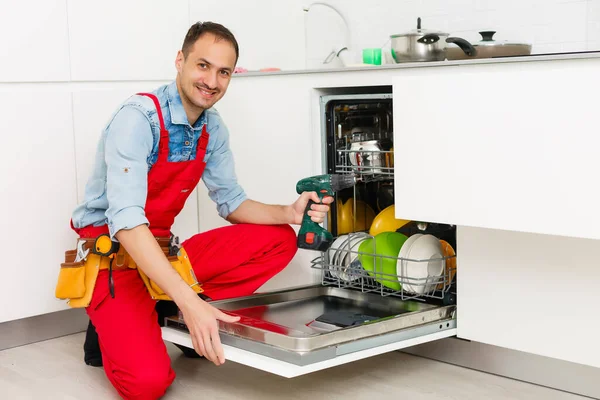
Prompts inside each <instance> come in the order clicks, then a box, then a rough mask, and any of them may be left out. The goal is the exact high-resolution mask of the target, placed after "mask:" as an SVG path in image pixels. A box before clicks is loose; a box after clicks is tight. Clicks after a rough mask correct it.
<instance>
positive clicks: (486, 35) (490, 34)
mask: <svg viewBox="0 0 600 400" xmlns="http://www.w3.org/2000/svg"><path fill="white" fill-rule="evenodd" d="M495 33H496V31H481V32H479V34H480V35H481V38H482V39H481V40H480V41H479V42H476V43H473V46H488V47H494V46H529V45H530V44H529V43H519V42H511V41H508V40H502V41H497V40H494V34H495Z"/></svg>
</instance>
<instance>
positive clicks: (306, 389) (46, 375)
mask: <svg viewBox="0 0 600 400" xmlns="http://www.w3.org/2000/svg"><path fill="white" fill-rule="evenodd" d="M83 340H84V336H83V334H77V335H72V336H66V337H62V338H58V339H53V340H49V341H46V342H41V343H36V344H32V345H28V346H24V347H18V348H14V349H8V350H4V351H1V352H0V393H2V395H1V397H2V398H3V399H57V400H58V399H60V400H73V399H84V398H85V399H90V400H92V399H94V400H95V399H103V400H106V399H109V400H110V399H118V398H119V396H118V395H117V394H116V392H115V391H114V390H113V388H112V387H111V385H110V384H109V382H108V380H107V379H106V377H105V376H104V371H103V369H101V368H93V367H88V366H86V365H85V364H84V363H83V361H82V358H83V350H82V344H83ZM169 352H170V354H171V357H172V360H173V367H174V369H175V371H176V373H177V379H176V380H175V383H174V384H173V386H172V387H171V388H170V389H169V391H168V392H167V395H166V396H165V399H178V400H184V399H190V400H191V399H194V400H197V399H200V398H204V399H218V400H229V399H236V400H238V399H261V400H263V399H265V400H267V399H277V400H280V399H311V400H314V399H344V400H347V399H368V400H381V399H410V400H421V399H423V400H425V399H427V400H438V399H452V400H469V399H473V400H481V399H487V400H496V399H511V400H512V399H523V400H525V399H527V400H535V399H544V400H555V399H556V400H559V399H560V400H573V399H583V397H580V396H575V395H572V394H567V393H563V392H559V391H554V390H551V389H547V388H543V387H539V386H534V385H530V384H527V383H523V382H519V381H514V380H510V379H505V378H501V377H498V376H494V375H488V374H484V373H481V372H477V371H473V370H469V369H465V368H460V367H456V366H453V365H448V364H443V363H440V362H436V361H431V360H427V359H423V358H419V357H414V356H410V355H407V354H403V353H399V352H393V353H388V354H384V355H381V356H377V357H372V358H369V359H366V360H361V361H357V362H354V363H352V364H350V365H344V366H340V367H336V368H332V369H329V370H325V371H320V372H316V373H313V374H310V375H307V376H303V377H299V378H295V379H286V378H281V377H278V376H275V375H271V374H269V373H266V372H262V371H259V370H255V369H252V368H248V367H245V366H242V365H239V364H235V363H233V362H227V363H225V364H224V365H222V366H220V367H216V366H214V365H213V364H211V363H209V362H207V361H206V360H201V359H200V360H199V359H186V358H183V357H182V356H181V352H180V351H179V350H178V349H177V348H175V347H173V346H172V345H170V344H169Z"/></svg>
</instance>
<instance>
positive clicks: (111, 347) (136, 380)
mask: <svg viewBox="0 0 600 400" xmlns="http://www.w3.org/2000/svg"><path fill="white" fill-rule="evenodd" d="M139 94H141V95H145V96H148V97H150V98H151V99H152V100H153V101H154V103H155V105H156V108H157V110H158V118H159V121H160V127H161V131H160V142H159V152H158V159H157V162H156V163H155V164H154V165H153V167H152V168H151V170H150V172H149V174H148V197H147V201H146V206H145V213H146V218H148V220H149V221H150V230H151V231H152V233H153V234H154V236H156V237H169V235H170V232H171V225H172V224H173V221H174V219H175V217H176V216H177V214H179V212H180V211H181V209H182V208H183V206H184V204H185V201H186V199H187V197H188V196H189V194H190V193H191V192H192V191H193V190H194V188H195V187H196V185H197V184H198V182H199V180H200V178H201V176H202V173H203V171H204V167H205V165H206V164H205V163H204V156H205V154H206V146H207V144H208V138H209V136H208V133H207V132H206V126H205V127H204V128H203V130H202V135H201V137H200V140H199V141H198V145H197V152H196V158H195V159H194V160H193V161H185V162H169V161H168V155H169V132H168V131H167V130H166V128H165V125H164V121H163V116H162V112H161V108H160V104H159V102H158V99H157V98H156V97H155V96H154V95H152V94H148V93H139ZM75 231H76V232H77V233H78V234H79V235H80V236H81V237H96V236H98V235H100V234H102V233H107V232H108V228H107V227H106V226H101V227H91V226H90V227H85V228H81V229H75ZM182 246H183V247H184V248H185V250H186V252H187V254H188V256H189V257H190V261H191V263H192V266H193V268H194V272H195V274H196V277H197V278H198V281H199V282H200V283H201V284H202V287H203V289H204V294H205V295H207V296H209V297H210V298H211V299H213V300H219V299H224V298H230V297H238V296H245V295H249V294H252V293H254V292H255V291H256V290H257V289H258V288H259V287H260V286H262V285H263V284H264V283H265V282H266V281H268V280H269V279H270V278H271V277H273V276H274V275H275V274H277V273H278V272H279V271H281V270H282V269H283V268H285V267H286V266H287V264H288V263H289V262H290V261H291V259H292V258H293V256H294V254H295V253H296V250H297V247H296V234H295V232H294V230H293V229H292V228H291V227H290V226H289V225H276V226H269V225H247V224H238V225H230V226H226V227H223V228H219V229H215V230H212V231H208V232H204V233H200V234H197V235H195V236H193V237H191V238H190V239H189V240H186V241H185V242H183V243H182ZM113 279H114V287H115V297H114V298H112V297H111V296H110V294H109V287H108V271H106V270H102V271H100V274H99V275H98V279H97V282H96V286H95V288H94V294H93V296H92V301H91V303H90V305H89V307H88V308H87V309H86V311H87V313H88V315H89V317H90V320H91V321H92V324H94V326H95V327H96V331H97V332H98V338H99V342H100V348H101V351H102V361H103V365H104V370H105V373H106V375H107V377H108V379H109V380H110V381H111V383H112V384H113V386H114V387H115V388H116V389H117V391H118V392H119V394H120V395H121V396H122V397H123V398H126V399H157V398H159V397H161V396H162V395H163V394H164V393H165V391H166V389H167V388H168V387H169V386H170V385H171V383H172V382H173V380H174V379H175V373H174V372H173V370H172V369H171V363H170V359H169V356H168V354H167V350H166V347H165V344H164V342H163V340H162V337H161V331H160V327H159V325H158V322H157V321H158V317H157V314H156V311H155V305H156V301H154V300H152V299H151V298H150V296H149V294H148V291H147V289H146V287H145V285H144V283H143V281H142V279H141V278H140V276H139V274H138V271H137V270H129V271H121V270H119V271H113Z"/></svg>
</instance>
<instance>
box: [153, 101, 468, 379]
mask: <svg viewBox="0 0 600 400" xmlns="http://www.w3.org/2000/svg"><path fill="white" fill-rule="evenodd" d="M392 104H393V98H392V94H391V93H369V94H340V95H324V96H322V97H320V113H321V115H320V117H321V124H320V125H321V139H322V149H323V152H322V158H323V166H324V167H325V170H324V171H323V173H328V174H353V175H354V176H355V177H356V178H357V183H356V185H355V186H354V187H352V188H348V189H345V190H342V191H340V192H337V193H336V194H335V197H336V198H335V202H334V203H333V204H332V206H331V209H330V212H329V214H328V216H327V218H326V221H325V222H324V226H325V227H327V229H328V230H329V231H330V232H331V233H332V234H333V237H334V241H333V242H332V244H331V245H330V247H329V248H328V249H326V250H324V251H322V252H314V253H315V257H314V259H312V261H311V267H312V268H313V269H314V270H316V271H317V272H318V274H319V275H320V283H319V284H317V285H313V286H307V287H299V288H291V289H285V290H280V291H275V292H268V293H260V294H254V295H251V296H247V297H239V298H234V299H227V300H220V301H214V302H212V303H211V304H212V305H213V306H215V307H217V308H218V309H220V310H222V311H224V312H225V313H228V314H230V315H236V316H239V317H240V320H239V321H238V322H236V323H225V322H222V321H219V331H220V338H221V342H222V344H223V347H224V351H225V357H226V359H227V360H229V361H233V362H237V363H241V364H245V365H247V366H250V367H254V368H258V369H261V370H264V371H268V372H271V373H273V374H277V375H280V376H284V377H288V378H292V377H296V376H300V375H304V374H307V373H311V372H314V371H318V370H322V369H326V368H331V367H334V366H336V365H342V364H346V363H349V362H352V361H355V360H359V359H362V358H366V357H371V356H374V355H377V354H382V353H385V352H389V351H395V350H399V349H402V348H407V347H410V346H414V345H418V344H421V343H426V342H430V341H434V340H439V339H443V338H446V337H450V336H455V335H456V280H457V274H456V251H457V243H456V227H455V226H452V225H445V224H438V223H435V222H432V221H408V220H403V219H402V215H401V211H400V212H398V211H396V210H395V207H394V198H395V196H410V195H415V194H414V193H410V191H404V190H401V188H395V184H397V182H400V181H401V180H399V179H398V178H399V177H398V176H397V174H398V173H399V171H400V169H399V168H398V165H397V163H401V160H402V157H401V152H402V149H398V148H396V149H394V136H395V135H398V134H399V132H398V131H395V130H394V126H393V120H394V119H393V106H392ZM395 152H397V153H399V154H398V156H397V157H396V159H394V153H395ZM424 162H426V161H424ZM394 164H396V166H395V165H394ZM395 167H396V168H395ZM298 251H311V250H304V249H299V250H298ZM162 332H163V339H164V340H165V341H167V342H173V343H177V344H179V345H183V346H186V347H190V348H192V347H193V346H192V342H191V338H190V335H189V332H188V331H187V328H186V325H185V321H184V320H183V319H182V317H181V315H178V316H177V315H174V316H171V317H168V318H166V319H165V326H164V327H163V328H162Z"/></svg>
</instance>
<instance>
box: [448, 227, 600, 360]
mask: <svg viewBox="0 0 600 400" xmlns="http://www.w3.org/2000/svg"><path fill="white" fill-rule="evenodd" d="M458 242H459V243H458V246H459V260H458V264H459V265H458V276H459V279H458V293H459V295H458V321H459V324H458V336H459V337H461V338H464V339H469V340H473V341H476V342H480V343H486V344H492V345H495V346H500V347H504V348H509V349H514V350H519V351H523V352H527V353H532V354H538V355H542V356H547V357H552V358H556V359H559V360H566V361H570V362H574V363H578V364H583V365H589V366H593V367H597V368H598V367H600V347H599V346H598V344H597V342H598V335H597V322H596V320H595V318H594V315H596V313H597V308H598V304H599V303H600V292H599V291H598V289H597V286H598V281H599V280H600V269H599V268H598V259H599V256H600V242H599V241H597V240H592V239H576V238H569V237H563V236H550V235H537V234H531V233H520V232H508V231H500V230H490V229H480V228H467V227H459V230H458Z"/></svg>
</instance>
